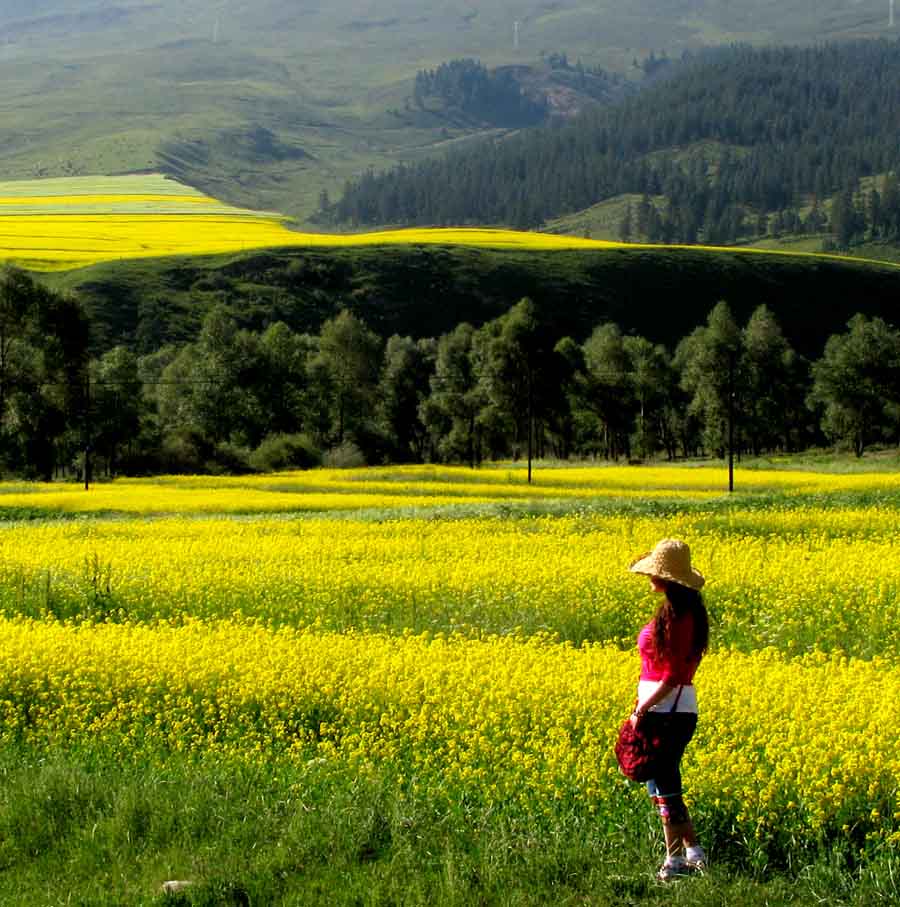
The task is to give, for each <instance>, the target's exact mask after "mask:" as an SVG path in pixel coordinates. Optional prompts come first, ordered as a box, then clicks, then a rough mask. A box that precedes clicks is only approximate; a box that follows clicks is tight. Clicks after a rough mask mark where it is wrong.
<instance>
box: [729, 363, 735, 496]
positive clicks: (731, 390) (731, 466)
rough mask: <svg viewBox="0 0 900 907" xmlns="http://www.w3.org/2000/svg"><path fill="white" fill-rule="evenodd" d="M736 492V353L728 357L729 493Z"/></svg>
mask: <svg viewBox="0 0 900 907" xmlns="http://www.w3.org/2000/svg"><path fill="white" fill-rule="evenodd" d="M733 491H734V353H733V352H732V353H730V354H729V356H728V493H729V494H731V493H732V492H733Z"/></svg>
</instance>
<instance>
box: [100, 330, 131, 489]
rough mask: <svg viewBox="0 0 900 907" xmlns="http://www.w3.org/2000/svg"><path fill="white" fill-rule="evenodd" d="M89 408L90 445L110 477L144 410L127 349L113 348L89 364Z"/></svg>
mask: <svg viewBox="0 0 900 907" xmlns="http://www.w3.org/2000/svg"><path fill="white" fill-rule="evenodd" d="M90 405H91V434H92V440H93V446H94V448H95V449H96V451H97V452H98V453H99V454H100V455H101V456H103V457H104V458H105V460H106V471H107V474H108V475H113V474H115V471H116V463H117V461H118V452H119V449H120V447H121V446H122V445H123V444H126V443H128V442H129V441H132V440H134V439H135V438H137V436H138V433H139V431H140V426H141V416H142V414H143V409H144V401H143V397H142V395H141V380H140V377H139V375H138V359H137V356H135V354H134V353H133V352H131V350H128V349H126V348H125V347H122V346H116V347H113V348H112V349H111V350H110V351H109V352H107V353H104V354H103V356H101V357H100V359H99V360H97V361H96V362H94V363H92V368H91V402H90Z"/></svg>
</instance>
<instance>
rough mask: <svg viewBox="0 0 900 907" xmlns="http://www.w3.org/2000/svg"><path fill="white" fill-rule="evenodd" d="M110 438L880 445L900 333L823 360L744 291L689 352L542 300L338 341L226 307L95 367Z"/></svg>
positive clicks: (430, 452) (467, 452)
mask: <svg viewBox="0 0 900 907" xmlns="http://www.w3.org/2000/svg"><path fill="white" fill-rule="evenodd" d="M92 387H93V391H92V393H93V396H92V413H93V439H94V443H95V446H96V454H97V456H99V457H100V462H101V463H102V464H103V465H104V466H105V467H106V468H108V469H109V470H111V471H115V470H116V469H120V468H121V469H126V468H127V469H131V470H140V471H152V470H159V469H168V470H171V469H182V470H198V469H207V468H211V467H216V468H220V469H230V470H236V469H245V468H248V467H252V468H259V469H266V468H280V467H286V466H292V465H294V466H308V465H312V464H314V463H318V462H320V461H321V457H322V455H323V453H324V454H325V457H326V462H332V463H344V464H348V463H354V464H359V463H363V462H369V463H375V462H421V461H451V462H466V463H472V464H476V463H478V462H480V461H481V460H483V459H493V458H500V457H522V456H524V455H525V454H526V452H527V451H528V449H529V447H532V448H533V450H534V454H535V456H551V455H552V456H555V457H560V458H568V457H572V456H581V457H584V456H593V457H604V458H610V459H617V458H620V457H622V458H629V459H631V458H647V457H652V456H665V457H667V458H670V459H674V458H676V457H681V456H692V455H698V454H702V453H709V454H715V455H719V456H723V455H724V453H725V450H726V446H727V443H728V425H727V423H728V415H729V410H731V411H733V413H734V419H735V426H736V441H737V446H738V449H739V450H742V451H747V452H753V453H761V452H764V451H774V450H798V449H802V448H803V447H804V446H806V445H809V444H813V443H820V442H821V441H822V440H823V439H825V438H827V439H830V440H832V441H836V442H845V443H846V444H847V445H848V446H850V447H852V448H853V449H854V450H855V452H856V453H857V454H862V452H863V450H864V449H865V447H866V446H867V445H868V444H871V443H873V442H891V443H896V442H897V441H898V440H900V331H897V330H895V329H894V328H892V327H890V326H889V325H887V324H886V323H885V322H883V321H881V320H880V319H877V318H876V319H868V318H866V317H865V316H862V315H858V316H856V317H855V318H854V319H853V320H852V321H851V322H850V324H849V325H848V329H847V331H846V333H844V334H841V335H836V336H834V337H832V338H831V340H829V342H828V344H827V347H826V349H825V350H824V353H823V355H822V357H821V358H820V359H819V360H818V361H816V362H814V363H812V364H810V363H809V362H807V361H805V360H804V359H803V358H802V357H800V356H799V355H797V354H796V353H795V352H794V351H793V350H792V348H791V346H790V344H789V343H788V341H787V340H786V339H785V337H784V336H783V334H782V332H781V330H780V328H779V326H778V323H777V321H776V319H775V318H774V316H773V314H772V313H771V311H769V310H768V309H767V308H766V307H765V306H760V307H759V308H758V309H757V310H756V312H754V314H753V315H752V317H751V318H750V319H749V321H748V322H747V324H746V325H744V326H740V325H738V324H737V323H736V322H735V320H734V318H733V316H732V314H731V311H730V309H729V306H728V304H727V303H725V302H721V303H719V304H718V305H717V306H716V307H715V308H714V309H713V310H712V312H711V313H710V315H709V319H708V322H707V324H705V325H703V326H700V327H698V328H696V329H695V330H694V331H692V332H691V333H690V334H688V335H687V336H686V337H684V339H683V340H682V341H681V342H680V343H679V344H678V346H677V348H676V349H675V351H674V352H670V351H668V350H667V349H665V348H664V347H663V346H661V345H659V344H655V343H653V342H652V341H651V340H648V339H646V338H644V337H640V336H634V335H624V334H623V333H622V332H621V331H620V330H619V328H618V327H617V326H616V325H614V324H611V323H607V324H602V325H599V326H598V327H597V328H596V329H595V330H594V331H593V332H592V334H591V335H590V337H589V338H588V339H587V340H586V341H585V342H583V343H578V342H577V341H576V340H574V339H573V338H570V337H563V338H561V339H557V338H555V337H554V335H553V332H552V329H551V328H550V326H549V325H548V324H547V323H546V322H544V320H543V319H542V318H541V317H540V314H539V312H538V309H537V307H536V306H535V304H534V303H533V302H532V301H531V300H529V299H527V298H526V299H523V300H521V301H520V302H519V303H517V304H516V305H515V306H513V307H512V308H511V309H510V310H509V311H508V312H507V313H506V314H505V315H503V316H502V317H500V318H497V319H495V320H494V321H491V322H489V323H487V324H485V325H483V326H482V327H480V328H476V327H474V326H473V325H470V324H465V323H464V324H460V325H459V326H457V327H456V328H455V329H454V330H453V331H451V332H450V333H448V334H446V335H444V336H442V337H440V338H437V339H413V338H410V337H401V336H396V335H395V336H393V337H391V338H389V339H388V340H387V341H386V342H383V341H382V339H381V338H379V337H378V336H377V335H376V334H375V333H373V332H372V331H371V330H370V329H369V328H368V327H366V325H365V324H364V323H363V322H362V321H360V320H359V319H358V318H357V317H356V316H354V315H352V314H351V313H349V312H348V311H343V312H341V313H340V314H339V315H338V316H337V317H336V318H333V319H331V320H329V321H328V322H326V323H325V324H324V325H323V327H322V330H321V332H320V334H319V335H318V336H311V335H303V334H296V333H294V332H292V331H291V330H290V329H289V328H287V327H286V326H285V325H284V324H280V323H279V324H275V325H272V326H271V327H270V328H268V329H267V330H265V331H264V332H262V333H255V332H251V331H247V330H241V329H238V328H237V327H236V326H235V325H234V323H233V322H232V321H231V319H230V318H229V317H228V315H227V314H226V313H225V312H224V310H222V309H217V310H214V311H212V312H211V313H210V314H209V315H208V317H207V318H206V320H205V322H204V325H203V328H202V331H201V333H200V336H199V338H198V339H197V341H196V342H195V343H190V344H187V345H184V346H182V347H180V348H176V347H165V348H163V349H161V350H159V351H158V352H156V353H154V354H152V355H150V356H144V357H137V356H135V355H134V354H133V353H130V352H129V351H127V350H125V349H124V348H122V347H117V348H115V349H113V350H111V351H110V352H108V353H107V354H105V355H104V356H103V357H101V358H100V359H99V360H97V361H95V362H94V363H93V364H92Z"/></svg>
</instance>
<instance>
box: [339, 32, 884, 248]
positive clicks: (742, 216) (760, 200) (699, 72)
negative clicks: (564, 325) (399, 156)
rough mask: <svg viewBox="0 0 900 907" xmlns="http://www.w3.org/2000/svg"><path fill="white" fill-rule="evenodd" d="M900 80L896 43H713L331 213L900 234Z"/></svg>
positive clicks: (631, 233)
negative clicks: (597, 100) (624, 203)
mask: <svg viewBox="0 0 900 907" xmlns="http://www.w3.org/2000/svg"><path fill="white" fill-rule="evenodd" d="M898 85H900V42H897V41H869V42H855V43H851V44H845V45H832V46H825V47H818V48H801V47H773V48H762V49H755V48H752V47H750V46H742V47H734V48H729V49H727V50H718V51H715V52H709V51H707V52H704V53H701V54H698V55H697V56H696V57H695V58H692V59H691V60H690V61H688V62H685V63H682V64H681V65H680V66H679V67H678V68H677V71H676V72H675V73H674V74H673V75H672V76H671V78H669V79H667V80H665V81H663V82H661V83H659V84H657V85H655V86H653V87H649V88H647V89H645V90H644V91H642V92H640V93H639V94H637V96H635V97H632V98H629V99H627V100H625V101H623V102H621V103H618V104H615V105H612V106H606V107H602V108H591V109H590V110H587V111H585V112H584V113H583V114H581V115H580V116H579V117H578V118H577V119H575V120H573V121H572V122H571V123H569V124H567V125H566V126H563V127H561V128H559V127H557V128H552V127H543V128H541V129H536V130H530V131H527V132H522V133H520V134H519V135H517V136H516V137H514V138H511V139H509V140H506V141H503V142H493V143H488V142H485V143H482V144H481V145H480V146H478V147H473V146H469V147H468V148H465V149H458V150H456V151H454V152H451V153H449V154H447V155H446V156H444V157H443V158H436V159H432V160H428V161H422V162H420V163H419V164H417V165H416V166H413V167H397V168H395V169H394V170H392V171H388V172H386V173H383V174H371V173H369V174H365V175H364V176H363V177H362V178H361V179H360V180H358V181H357V182H356V183H355V184H353V185H351V186H349V187H348V188H347V191H346V192H345V194H344V196H343V197H342V198H341V199H340V200H339V201H338V202H336V203H335V204H333V205H331V206H329V207H327V208H326V210H325V211H324V212H323V218H324V219H326V220H327V219H331V220H332V221H335V222H337V223H350V224H353V225H357V224H364V225H375V224H394V223H412V224H420V225H426V224H427V225H449V224H459V223H474V224H492V225H495V224H504V225H511V226H516V227H526V228H530V227H535V226H538V225H541V224H544V223H546V222H547V221H548V220H551V219H553V218H558V217H560V216H561V215H565V214H571V213H572V212H575V211H579V210H583V209H586V208H589V207H591V206H593V205H596V204H598V203H601V202H603V201H606V200H609V199H613V198H616V197H619V196H623V195H637V196H638V197H640V198H641V200H642V201H641V203H640V204H638V205H634V206H633V207H632V208H631V209H630V210H629V212H628V215H627V218H628V227H627V233H628V235H627V236H626V235H625V233H626V227H625V226H624V225H623V227H622V238H624V239H634V238H640V239H644V240H649V241H651V242H656V241H662V242H666V243H672V242H676V243H697V242H701V243H706V244H714V245H718V244H722V243H733V242H736V241H756V240H757V239H759V238H762V237H766V236H769V235H776V236H778V235H782V234H785V233H787V234H798V233H803V232H808V233H816V234H821V233H823V232H825V228H830V232H831V233H832V234H833V237H834V240H833V242H834V244H835V245H837V246H838V247H841V248H845V247H847V246H848V245H850V244H852V243H853V242H855V241H862V240H871V239H888V240H890V241H897V240H898V239H900V190H898V189H897V183H896V174H897V172H900V150H898V146H897V126H896V124H897V123H898V122H900V92H898V91H897V86H898ZM888 174H893V175H894V176H893V178H891V179H888V178H887V176H888ZM866 181H868V182H866ZM653 197H657V198H658V199H659V201H658V202H656V203H655V204H651V202H650V199H651V198H653ZM826 207H827V208H828V213H826V210H825V208H826ZM801 208H803V209H804V211H803V213H802V214H801V211H800V209H801Z"/></svg>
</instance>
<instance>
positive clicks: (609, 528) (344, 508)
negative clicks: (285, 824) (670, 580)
mask: <svg viewBox="0 0 900 907" xmlns="http://www.w3.org/2000/svg"><path fill="white" fill-rule="evenodd" d="M723 477H724V471H723V470H720V469H686V468H652V469H651V468H642V467H639V468H595V469H554V470H549V469H547V470H542V469H539V470H538V472H537V473H536V481H535V485H534V486H533V487H531V488H529V487H528V486H527V485H526V484H525V483H524V481H523V476H522V470H521V469H517V468H512V467H510V468H506V467H503V468H494V469H488V468H485V469H481V470H478V471H474V472H473V471H470V470H465V469H451V468H447V469H444V468H435V467H415V468H403V469H401V468H397V469H379V470H374V469H373V470H359V471H326V470H322V471H315V472H309V473H294V474H283V475H277V476H266V477H252V478H240V479H209V478H174V477H173V478H166V479H159V480H129V481H124V480H123V481H119V482H115V483H113V484H109V485H102V486H97V487H95V488H94V489H92V490H91V491H89V492H85V491H83V490H78V489H75V488H71V487H70V488H68V489H66V488H65V486H58V485H48V486H25V485H11V484H7V485H0V513H2V514H5V516H6V521H5V523H4V525H3V529H2V533H0V576H2V577H3V582H2V583H0V612H2V619H0V736H2V739H3V740H4V741H6V742H8V743H16V744H24V745H27V746H29V747H36V748H37V749H38V750H39V751H41V750H46V751H48V752H50V751H53V752H59V751H64V750H65V749H66V748H73V747H74V748H84V747H88V748H99V749H100V750H102V751H103V752H105V753H108V754H112V755H115V756H116V757H117V758H124V759H127V758H130V757H136V758H137V757H140V758H146V759H153V760H158V759H162V760H165V759H166V758H167V755H166V754H170V755H171V754H174V753H188V754H194V755H196V756H197V757H198V758H205V757H207V756H209V757H210V758H221V757H227V758H232V759H237V760H240V761H242V762H247V763H250V764H253V763H260V762H265V763H267V764H272V763H278V762H279V761H283V762H285V763H286V764H306V763H309V762H310V760H324V761H326V762H333V763H335V764H340V765H344V766H350V767H351V768H354V769H358V770H360V771H363V770H365V768H366V767H369V768H377V769H378V770H379V771H381V772H384V771H388V772H389V773H393V776H394V777H395V779H396V783H397V784H398V785H410V784H411V785H413V786H414V788H415V791H416V793H417V795H418V796H420V797H424V798H426V799H430V800H431V801H434V802H435V803H440V802H447V801H452V800H456V799H458V798H460V797H465V798H471V799H474V800H477V801H478V802H480V803H483V804H487V805H488V807H490V805H491V804H495V805H497V806H499V805H501V804H508V803H515V804H517V805H518V806H520V807H521V808H522V809H524V810H526V811H528V812H529V813H530V814H532V815H535V816H540V815H541V814H542V813H548V814H549V813H552V812H553V811H554V810H556V809H558V808H560V804H567V803H569V804H571V803H576V804H579V807H578V808H583V809H585V810H586V811H587V812H588V813H590V815H592V816H593V817H594V818H595V820H596V821H597V822H600V823H607V824H609V825H615V823H616V822H617V817H619V816H621V815H622V813H623V811H625V812H629V811H632V812H633V811H636V810H638V811H640V810H645V809H646V806H645V804H644V802H643V798H642V796H641V795H640V792H639V791H637V790H636V786H634V785H631V786H629V785H627V784H626V782H624V780H623V779H622V778H621V777H620V776H619V775H618V773H617V771H616V768H615V764H614V761H613V757H612V754H611V745H612V741H613V739H614V735H615V730H616V727H617V725H618V723H619V722H620V720H621V718H622V715H623V713H625V712H626V711H627V710H628V708H629V707H630V703H631V700H632V697H633V690H634V684H635V679H636V676H637V670H638V661H637V658H636V655H635V652H634V650H633V639H634V636H635V635H636V633H637V631H638V629H639V628H640V626H641V625H642V624H643V622H645V621H646V620H647V619H648V617H649V614H650V612H651V610H652V607H653V600H652V598H651V597H650V595H649V594H648V592H647V589H646V584H645V583H644V582H643V581H642V580H640V579H639V578H636V577H634V576H632V575H630V574H628V573H627V570H626V567H627V565H628V563H629V562H630V561H631V560H632V559H633V558H634V557H635V556H636V555H638V554H640V553H642V552H644V551H646V550H648V549H649V548H650V547H651V546H652V545H653V544H654V543H655V542H656V541H657V540H658V539H659V538H661V537H665V536H669V535H677V536H680V537H683V538H685V539H687V540H688V541H689V542H690V544H691V546H692V549H693V552H694V558H695V562H696V564H697V565H698V567H699V568H700V569H701V570H702V571H704V572H705V573H706V575H707V577H708V585H707V587H706V590H705V595H706V600H707V604H708V606H709V608H710V612H711V616H712V637H713V647H712V649H711V652H710V654H709V655H708V656H707V658H706V660H705V661H704V663H703V665H702V666H701V669H700V671H699V673H698V677H697V683H698V689H699V698H700V704H701V712H702V715H701V722H700V728H699V731H698V735H697V737H696V738H695V741H694V742H693V743H692V745H691V749H690V751H689V758H688V759H687V760H686V785H687V788H688V791H689V799H690V801H691V803H692V804H693V808H694V810H695V812H696V813H697V815H698V817H699V818H700V821H701V822H702V823H704V825H705V827H706V828H707V829H709V828H719V829H727V830H728V831H727V835H728V836H729V838H731V839H737V840H745V841H749V840H757V841H760V840H762V841H765V840H772V841H774V840H777V841H780V842H782V843H784V842H790V841H796V840H798V839H799V840H807V841H809V840H815V839H825V840H835V839H839V840H847V841H849V842H851V843H852V846H854V847H856V846H860V847H869V848H870V847H876V848H877V847H881V846H893V845H895V844H897V843H900V781H898V779H900V729H898V725H897V722H896V720H895V711H896V699H897V692H898V690H900V631H898V626H897V624H898V622H897V613H898V600H900V557H898V554H900V550H898V543H897V534H896V526H897V523H898V516H900V475H897V474H878V473H874V474H871V475H844V476H841V475H825V474H817V473H812V472H806V473H804V472H796V471H768V472H766V471H754V472H750V471H744V472H741V473H740V477H739V488H740V493H739V494H738V495H736V496H735V497H734V498H733V499H728V497H727V496H725V495H723V494H722V491H721V489H722V487H723V484H724V483H723V481H722V480H723ZM16 513H19V514H27V517H28V518H27V519H22V518H13V516H14V514H16ZM723 834H724V832H723ZM785 846H787V845H785Z"/></svg>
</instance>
